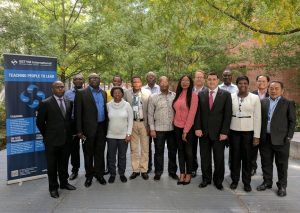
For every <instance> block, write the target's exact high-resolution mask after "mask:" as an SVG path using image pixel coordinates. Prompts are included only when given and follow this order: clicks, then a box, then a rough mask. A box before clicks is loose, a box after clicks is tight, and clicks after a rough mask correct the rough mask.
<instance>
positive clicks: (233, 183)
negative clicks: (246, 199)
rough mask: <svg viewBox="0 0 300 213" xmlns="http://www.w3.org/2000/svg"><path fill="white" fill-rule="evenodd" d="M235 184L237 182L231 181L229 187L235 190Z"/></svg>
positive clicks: (236, 184)
mask: <svg viewBox="0 0 300 213" xmlns="http://www.w3.org/2000/svg"><path fill="white" fill-rule="evenodd" d="M237 186H238V183H236V182H232V183H231V184H230V188H231V189H232V190H235V189H236V188H237Z"/></svg>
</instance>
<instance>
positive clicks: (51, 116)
mask: <svg viewBox="0 0 300 213" xmlns="http://www.w3.org/2000/svg"><path fill="white" fill-rule="evenodd" d="M64 101H65V107H66V116H65V117H64V116H63V114H62V112H61V110H60V108H59V105H58V103H57V101H56V100H55V97H54V96H50V97H48V98H47V99H44V100H42V101H41V102H40V104H39V107H38V110H37V112H38V114H37V118H36V125H37V127H38V129H39V130H40V132H41V134H42V135H43V138H44V143H45V145H46V146H61V145H64V144H65V143H66V142H68V141H71V139H72V134H71V116H72V107H73V103H72V102H70V101H68V100H66V99H64Z"/></svg>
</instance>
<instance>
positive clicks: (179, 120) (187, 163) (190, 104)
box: [173, 75, 198, 185]
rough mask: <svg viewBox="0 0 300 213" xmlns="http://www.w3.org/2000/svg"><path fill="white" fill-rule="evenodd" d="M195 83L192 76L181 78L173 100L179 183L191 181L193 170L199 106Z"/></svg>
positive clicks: (185, 183) (183, 183)
mask: <svg viewBox="0 0 300 213" xmlns="http://www.w3.org/2000/svg"><path fill="white" fill-rule="evenodd" d="M193 87H194V83H193V80H192V78H191V77H190V76H188V75H184V76H182V77H181V78H180V80H179V82H178V86H177V90H176V96H175V99H174V101H173V108H174V111H175V116H174V130H175V135H176V141H177V143H178V160H179V168H180V177H179V181H178V182H177V184H178V185H180V184H182V185H187V184H189V183H190V182H191V178H192V176H191V174H192V171H193V138H194V129H193V125H194V119H195V115H196V111H197V107H198V96H197V95H196V94H195V93H193Z"/></svg>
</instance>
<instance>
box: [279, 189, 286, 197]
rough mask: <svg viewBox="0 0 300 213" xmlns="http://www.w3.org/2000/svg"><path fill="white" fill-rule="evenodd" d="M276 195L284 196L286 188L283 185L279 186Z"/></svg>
mask: <svg viewBox="0 0 300 213" xmlns="http://www.w3.org/2000/svg"><path fill="white" fill-rule="evenodd" d="M277 195H278V196H279V197H285V196H286V189H285V188H283V187H279V188H278V191H277Z"/></svg>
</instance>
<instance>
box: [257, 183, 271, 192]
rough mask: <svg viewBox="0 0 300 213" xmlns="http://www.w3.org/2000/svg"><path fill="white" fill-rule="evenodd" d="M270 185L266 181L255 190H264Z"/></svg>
mask: <svg viewBox="0 0 300 213" xmlns="http://www.w3.org/2000/svg"><path fill="white" fill-rule="evenodd" d="M271 188H272V185H268V184H266V183H262V184H261V185H259V186H258V187H257V188H256V190H257V191H265V190H266V189H271Z"/></svg>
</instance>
